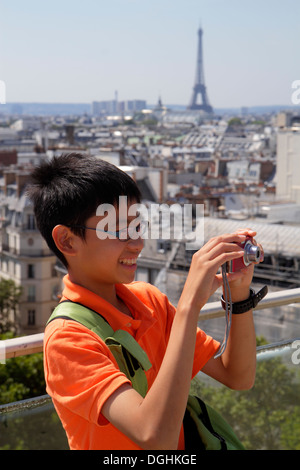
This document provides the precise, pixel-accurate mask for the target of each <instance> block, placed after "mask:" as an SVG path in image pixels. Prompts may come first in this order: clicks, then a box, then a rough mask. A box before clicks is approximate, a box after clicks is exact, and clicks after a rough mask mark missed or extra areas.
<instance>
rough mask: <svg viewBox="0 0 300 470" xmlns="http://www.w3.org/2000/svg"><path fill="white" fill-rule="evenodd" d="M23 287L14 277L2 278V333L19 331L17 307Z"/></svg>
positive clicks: (0, 313) (0, 330)
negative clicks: (17, 283)
mask: <svg viewBox="0 0 300 470" xmlns="http://www.w3.org/2000/svg"><path fill="white" fill-rule="evenodd" d="M21 294H22V287H20V286H17V285H16V284H15V282H14V281H13V280H12V279H3V278H1V279H0V333H6V332H9V331H12V332H13V333H14V334H16V332H17V321H16V309H17V305H18V303H19V300H20V296H21Z"/></svg>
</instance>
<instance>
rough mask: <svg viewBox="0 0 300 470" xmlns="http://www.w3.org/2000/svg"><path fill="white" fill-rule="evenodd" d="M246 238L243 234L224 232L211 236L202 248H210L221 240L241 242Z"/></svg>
mask: <svg viewBox="0 0 300 470" xmlns="http://www.w3.org/2000/svg"><path fill="white" fill-rule="evenodd" d="M245 239H246V236H245V235H244V234H239V233H237V232H235V233H225V234H223V235H219V236H217V237H213V238H211V239H210V240H209V241H208V242H207V243H206V244H205V245H204V247H203V248H208V249H211V248H212V247H213V246H216V245H218V244H220V243H222V242H231V243H243V242H244V241H245Z"/></svg>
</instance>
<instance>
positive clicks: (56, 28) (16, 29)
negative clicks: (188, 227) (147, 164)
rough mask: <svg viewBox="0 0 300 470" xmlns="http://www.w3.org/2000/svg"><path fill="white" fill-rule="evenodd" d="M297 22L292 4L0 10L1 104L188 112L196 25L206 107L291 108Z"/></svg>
mask: <svg viewBox="0 0 300 470" xmlns="http://www.w3.org/2000/svg"><path fill="white" fill-rule="evenodd" d="M299 17H300V3H299V2H296V1H295V0H286V1H285V2H282V1H280V0H264V1H263V2H261V1H258V0H253V1H252V2H251V3H245V2H240V1H238V0H228V1H226V2H225V1H222V0H202V1H195V0H173V1H170V0H152V1H151V2H145V1H141V0H111V1H110V2H104V1H102V0H101V1H94V0H86V1H85V2H84V3H82V2H79V1H77V0H75V1H74V0H73V1H70V0H63V1H62V2H61V1H60V2H59V1H58V0H53V1H52V2H51V3H45V2H38V1H37V0H28V1H26V2H23V1H21V0H16V1H14V2H2V3H1V5H0V41H1V44H2V47H1V50H0V79H1V80H2V81H4V82H5V84H6V101H7V102H45V103H57V102H64V103H91V102H92V101H93V100H99V101H100V100H108V99H113V98H114V95H115V92H116V91H118V96H119V99H123V100H124V99H127V100H129V99H144V100H146V101H147V103H150V104H155V103H157V100H158V97H159V96H161V98H162V100H163V102H164V103H166V104H179V105H187V104H188V102H189V100H190V97H191V92H192V87H193V85H194V80H195V71H196V55H197V30H198V28H199V26H200V25H201V27H202V28H203V33H204V34H203V60H204V75H205V83H206V86H207V91H208V96H209V99H210V102H211V104H212V106H213V107H215V108H222V107H242V106H268V105H287V106H289V105H291V104H292V103H291V95H292V88H291V85H292V83H293V81H295V80H297V79H300V71H299V64H298V62H297V60H296V56H297V45H298V44H299V39H300V32H299Z"/></svg>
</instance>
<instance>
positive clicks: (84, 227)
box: [64, 220, 149, 242]
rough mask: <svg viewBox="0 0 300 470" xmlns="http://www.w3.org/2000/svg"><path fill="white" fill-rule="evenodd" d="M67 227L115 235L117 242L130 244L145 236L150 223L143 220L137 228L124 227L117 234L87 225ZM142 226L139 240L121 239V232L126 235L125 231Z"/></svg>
mask: <svg viewBox="0 0 300 470" xmlns="http://www.w3.org/2000/svg"><path fill="white" fill-rule="evenodd" d="M64 225H65V226H66V227H69V228H81V229H86V230H95V231H96V232H102V233H108V234H109V235H113V236H115V237H116V239H117V240H119V241H120V242H128V241H129V240H137V239H138V238H140V237H141V235H143V234H144V233H145V231H146V229H147V227H149V221H148V220H141V221H140V222H139V223H138V224H137V225H136V227H130V226H129V227H124V228H122V229H121V230H117V231H116V232H112V231H111V230H102V229H100V228H97V227H86V226H85V225H67V224H64ZM139 226H141V233H139V236H138V237H137V238H132V237H131V236H129V237H128V238H119V234H120V233H121V232H123V233H124V231H125V230H127V231H128V230H130V229H132V230H133V229H136V228H137V227H139ZM135 233H138V232H135ZM108 238H109V237H108Z"/></svg>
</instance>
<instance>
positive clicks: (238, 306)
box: [221, 286, 268, 314]
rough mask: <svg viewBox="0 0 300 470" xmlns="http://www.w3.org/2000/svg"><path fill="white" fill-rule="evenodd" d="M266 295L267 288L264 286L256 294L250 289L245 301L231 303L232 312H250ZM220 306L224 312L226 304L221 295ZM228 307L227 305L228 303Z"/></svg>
mask: <svg viewBox="0 0 300 470" xmlns="http://www.w3.org/2000/svg"><path fill="white" fill-rule="evenodd" d="M267 293H268V286H264V287H263V288H262V289H261V290H260V291H258V292H257V293H256V294H255V292H254V290H253V289H250V296H249V297H248V299H246V300H242V301H241V302H234V303H232V312H231V313H234V314H239V313H245V312H248V311H249V310H252V309H253V308H255V307H256V305H257V304H258V302H260V301H261V300H262V299H263V298H264V297H265V296H266V295H267ZM221 304H222V307H223V309H224V310H226V302H225V300H224V297H223V295H222V297H221ZM228 307H229V303H228Z"/></svg>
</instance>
